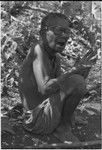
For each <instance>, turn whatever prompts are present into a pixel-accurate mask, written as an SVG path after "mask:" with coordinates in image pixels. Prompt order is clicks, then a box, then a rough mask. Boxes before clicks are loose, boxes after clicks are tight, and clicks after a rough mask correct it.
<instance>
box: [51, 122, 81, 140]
mask: <svg viewBox="0 0 102 150" xmlns="http://www.w3.org/2000/svg"><path fill="white" fill-rule="evenodd" d="M53 135H54V136H55V137H56V138H57V139H58V140H59V141H60V142H63V143H73V142H79V140H78V138H77V137H75V136H74V135H73V133H72V131H71V126H70V125H69V124H61V125H60V126H59V127H58V128H57V129H56V131H55V132H54V133H53Z"/></svg>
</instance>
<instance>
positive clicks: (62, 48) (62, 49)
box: [56, 46, 65, 53]
mask: <svg viewBox="0 0 102 150" xmlns="http://www.w3.org/2000/svg"><path fill="white" fill-rule="evenodd" d="M64 48H65V46H57V47H56V52H57V53H61V52H62V51H64Z"/></svg>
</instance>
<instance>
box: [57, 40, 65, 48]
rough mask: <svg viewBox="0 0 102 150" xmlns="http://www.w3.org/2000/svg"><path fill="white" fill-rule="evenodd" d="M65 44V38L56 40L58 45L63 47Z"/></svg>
mask: <svg viewBox="0 0 102 150" xmlns="http://www.w3.org/2000/svg"><path fill="white" fill-rule="evenodd" d="M65 44H66V41H65V40H60V41H57V44H56V45H57V46H60V47H64V46H65Z"/></svg>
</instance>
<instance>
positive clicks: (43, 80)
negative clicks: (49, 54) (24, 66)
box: [33, 45, 60, 97]
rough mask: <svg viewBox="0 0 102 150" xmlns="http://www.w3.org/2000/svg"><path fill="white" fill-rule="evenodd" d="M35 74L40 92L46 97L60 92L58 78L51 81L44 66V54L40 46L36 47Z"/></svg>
mask: <svg viewBox="0 0 102 150" xmlns="http://www.w3.org/2000/svg"><path fill="white" fill-rule="evenodd" d="M34 56H35V58H34V61H33V72H34V75H35V79H36V82H37V85H38V90H39V92H40V93H41V94H42V95H45V96H46V97H48V96H50V95H51V94H54V93H56V92H57V91H59V90H60V86H59V85H58V82H57V78H55V79H51V78H50V76H49V75H48V72H47V69H46V66H45V64H44V58H43V52H42V50H41V48H40V46H38V45H37V46H36V47H35V50H34Z"/></svg>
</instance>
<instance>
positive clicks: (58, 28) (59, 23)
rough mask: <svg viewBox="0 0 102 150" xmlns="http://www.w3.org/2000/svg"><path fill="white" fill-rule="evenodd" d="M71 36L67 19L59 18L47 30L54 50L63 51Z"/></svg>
mask: <svg viewBox="0 0 102 150" xmlns="http://www.w3.org/2000/svg"><path fill="white" fill-rule="evenodd" d="M68 37H69V28H68V22H67V20H65V19H62V18H58V19H57V20H56V21H55V22H54V23H53V25H51V26H50V27H49V28H48V30H47V32H46V39H47V42H48V46H49V47H50V48H51V49H53V50H54V52H59V53H60V52H62V51H63V50H64V48H65V45H66V42H67V40H68Z"/></svg>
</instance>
